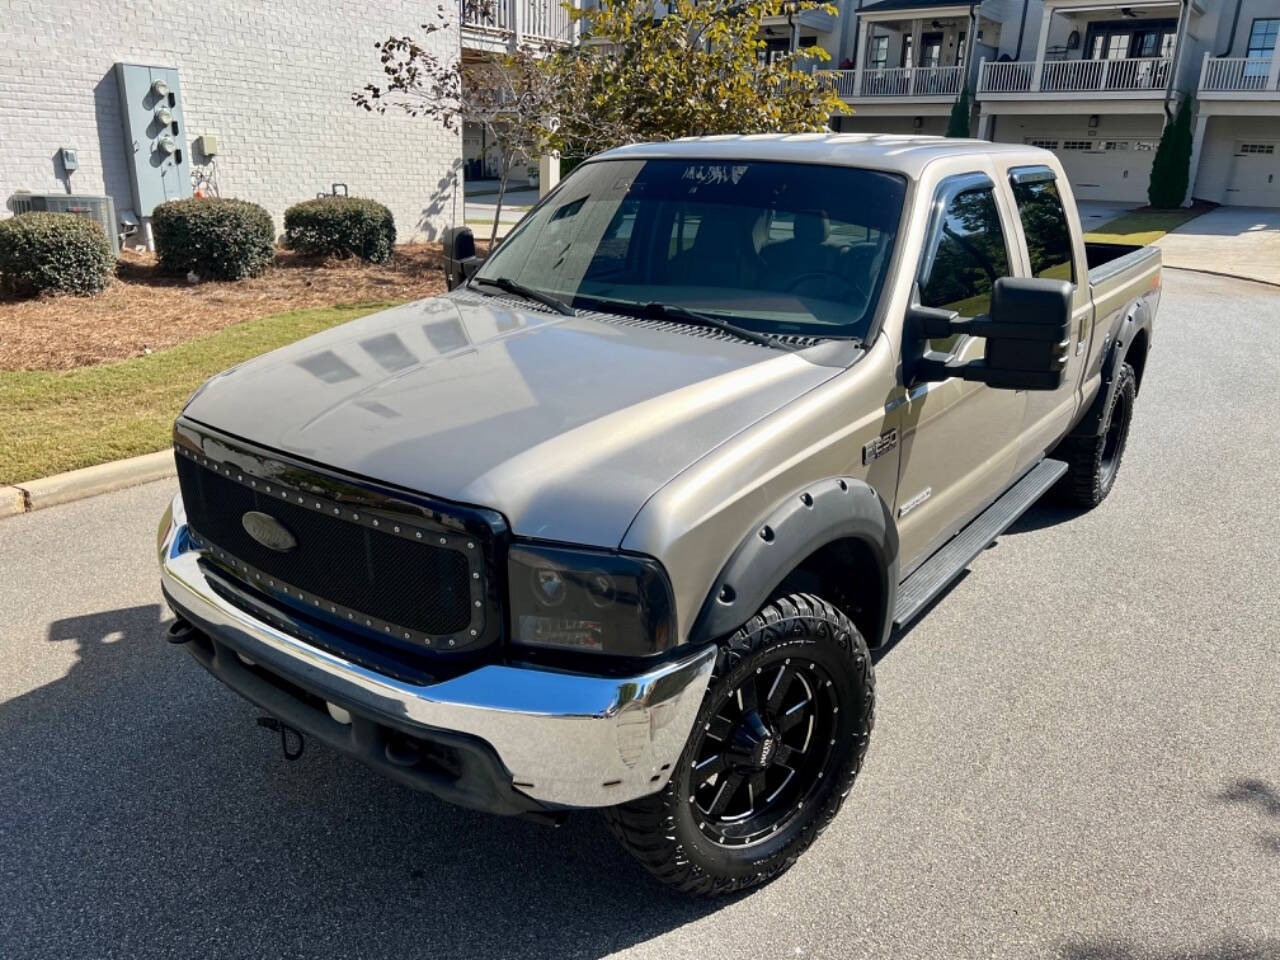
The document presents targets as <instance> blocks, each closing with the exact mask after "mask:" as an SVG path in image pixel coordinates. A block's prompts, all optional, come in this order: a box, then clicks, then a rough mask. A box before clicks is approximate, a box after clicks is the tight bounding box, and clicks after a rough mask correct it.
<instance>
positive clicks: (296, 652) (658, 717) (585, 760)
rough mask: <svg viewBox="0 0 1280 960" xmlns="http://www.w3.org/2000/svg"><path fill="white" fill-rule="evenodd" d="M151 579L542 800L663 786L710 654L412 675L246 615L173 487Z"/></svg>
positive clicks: (613, 796)
mask: <svg viewBox="0 0 1280 960" xmlns="http://www.w3.org/2000/svg"><path fill="white" fill-rule="evenodd" d="M157 551H158V554H159V559H160V564H161V582H162V585H163V587H164V589H165V592H166V593H167V594H168V596H169V598H170V600H171V601H172V602H173V604H174V605H175V606H176V607H177V608H178V609H180V610H182V611H183V612H185V613H188V614H189V615H190V619H191V620H192V621H193V622H194V623H196V624H197V626H199V627H200V628H201V629H203V630H206V631H208V632H209V633H210V634H211V635H213V636H214V638H215V639H216V640H217V641H218V642H219V643H221V644H224V645H226V646H227V647H230V648H231V649H233V650H234V651H235V652H236V653H238V654H239V655H240V656H241V657H243V658H247V659H248V660H249V661H252V662H253V663H254V664H256V665H257V666H258V667H259V668H261V669H264V670H266V671H268V672H270V673H272V674H275V675H278V676H280V677H282V678H283V679H285V680H287V681H289V682H290V683H292V684H294V685H296V686H298V687H300V688H302V689H303V690H305V691H307V692H309V693H312V694H315V695H317V696H319V697H322V698H324V699H325V700H327V701H329V702H330V703H333V704H336V705H338V706H341V707H342V708H344V709H346V710H348V711H350V712H352V713H355V714H359V715H363V716H365V717H368V718H371V719H373V720H375V721H379V720H385V721H386V722H388V723H390V724H392V725H394V726H395V727H396V728H397V729H401V730H404V729H406V728H407V729H410V730H414V729H420V730H421V731H422V735H423V736H424V738H429V737H430V735H431V734H432V733H433V732H454V733H461V734H466V735H469V736H472V737H476V738H478V739H480V740H483V741H484V742H485V743H487V744H488V745H489V746H490V747H492V748H493V750H494V751H495V752H496V754H497V756H498V759H499V760H500V761H501V763H502V765H503V766H504V767H505V768H506V771H507V773H509V774H510V777H511V780H512V783H513V785H514V786H515V788H516V789H517V790H518V791H520V792H521V793H523V794H525V795H526V796H528V797H531V798H533V799H534V800H536V801H538V802H539V803H543V804H547V805H548V806H551V807H605V806H612V805H614V804H617V803H624V802H626V801H628V800H633V799H635V798H637V797H641V796H644V795H646V794H650V793H654V792H655V791H657V790H660V789H662V788H663V787H664V786H665V785H666V783H667V780H668V779H670V776H671V773H672V768H673V767H674V765H675V763H676V760H677V759H678V758H679V756H680V753H681V751H682V750H683V749H684V744H685V741H686V740H687V738H688V736H689V731H690V729H691V728H692V726H693V720H694V717H695V716H696V714H697V712H698V708H699V706H700V705H701V702H702V697H703V694H704V693H705V691H706V687H707V683H708V681H709V680H710V677H711V670H712V666H713V664H714V661H715V650H714V648H711V647H707V648H704V649H702V650H699V651H697V652H696V653H693V654H691V655H690V656H688V657H685V658H683V659H680V660H677V661H672V662H668V663H664V664H662V665H660V666H658V667H655V668H654V669H653V670H651V671H649V672H646V673H642V674H640V675H638V676H631V677H600V676H592V675H584V674H576V673H562V672H556V671H553V670H546V669H537V668H534V667H519V666H507V665H502V664H493V665H489V666H483V667H480V668H478V669H476V670H473V671H471V672H470V673H465V674H462V675H461V676H457V677H454V678H453V679H451V680H445V681H442V682H440V683H436V684H432V685H430V686H415V685H413V684H410V683H405V682H403V681H400V680H396V679H394V678H392V677H389V676H386V675H384V674H381V673H377V672H375V671H373V670H369V669H366V668H364V667H361V666H359V665H357V664H354V663H351V662H349V661H346V660H343V659H341V658H339V657H336V656H334V655H332V654H330V653H328V652H326V651H324V650H321V649H319V648H317V647H313V646H311V645H309V644H307V643H304V642H303V641H301V640H299V639H296V638H295V637H293V636H291V635H290V634H288V633H285V632H283V631H282V630H278V629H276V628H275V627H273V626H271V625H269V624H267V623H264V622H262V621H261V620H258V619H257V618H255V617H252V616H251V615H249V614H248V613H246V612H244V611H243V610H241V609H240V608H239V607H236V606H234V605H232V604H230V603H228V602H227V601H225V600H224V599H222V597H220V596H219V595H218V594H217V593H215V592H214V591H213V590H212V589H211V588H210V586H209V583H208V581H207V580H206V578H205V576H204V573H203V571H202V570H201V568H200V565H199V563H198V561H199V559H200V556H201V551H200V550H198V549H196V548H194V547H193V545H192V544H191V541H190V538H189V537H187V536H186V514H185V511H184V510H183V506H182V498H181V496H177V497H175V498H174V499H173V502H172V503H171V504H170V505H169V508H168V509H167V510H166V511H165V515H164V518H163V519H162V520H161V523H160V530H159V534H158V539H157Z"/></svg>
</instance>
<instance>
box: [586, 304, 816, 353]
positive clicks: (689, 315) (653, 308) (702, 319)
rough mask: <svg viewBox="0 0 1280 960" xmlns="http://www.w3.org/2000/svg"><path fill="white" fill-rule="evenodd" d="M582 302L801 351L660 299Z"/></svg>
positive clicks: (778, 347) (768, 337)
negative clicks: (694, 325)
mask: <svg viewBox="0 0 1280 960" xmlns="http://www.w3.org/2000/svg"><path fill="white" fill-rule="evenodd" d="M579 299H586V300H589V301H591V303H593V304H595V306H596V307H597V308H598V309H601V310H614V311H617V312H618V313H629V314H633V315H636V316H641V317H652V318H656V319H660V320H671V321H673V322H675V323H680V322H684V323H694V324H697V325H699V326H703V327H711V328H712V329H714V330H719V331H721V332H722V333H727V334H730V335H731V336H735V337H737V338H739V339H740V340H746V341H748V342H750V343H758V344H760V345H761V346H764V347H774V348H775V349H778V350H787V351H792V352H794V351H796V350H799V349H800V348H799V347H797V346H795V345H794V344H790V343H786V342H784V341H782V340H775V339H773V337H770V336H767V335H766V334H763V333H756V331H754V330H748V329H747V328H746V327H740V326H738V325H737V324H736V323H730V322H729V321H728V320H721V319H720V318H719V317H717V316H713V315H712V314H709V313H702V312H700V311H698V310H690V309H689V308H688V307H681V306H678V305H677V304H674V303H662V302H661V301H658V300H651V301H650V302H648V303H637V302H635V301H634V300H610V299H608V298H607V297H596V296H580V297H579Z"/></svg>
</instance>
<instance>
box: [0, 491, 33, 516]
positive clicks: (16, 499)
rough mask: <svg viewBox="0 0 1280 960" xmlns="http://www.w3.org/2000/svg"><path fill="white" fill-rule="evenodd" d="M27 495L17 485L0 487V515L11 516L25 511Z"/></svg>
mask: <svg viewBox="0 0 1280 960" xmlns="http://www.w3.org/2000/svg"><path fill="white" fill-rule="evenodd" d="M26 509H27V495H26V494H25V493H23V492H22V491H21V490H19V489H18V488H17V487H0V517H12V516H13V515H14V514H18V513H25V512H26Z"/></svg>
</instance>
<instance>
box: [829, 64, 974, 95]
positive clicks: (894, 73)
mask: <svg viewBox="0 0 1280 960" xmlns="http://www.w3.org/2000/svg"><path fill="white" fill-rule="evenodd" d="M823 76H824V77H826V78H827V80H828V81H829V82H830V83H831V84H832V85H833V86H834V87H835V90H836V93H837V94H839V96H840V99H842V100H846V101H854V100H864V101H884V100H898V101H917V100H918V101H923V102H931V101H938V100H942V101H946V102H948V103H949V102H951V101H952V100H954V99H955V98H956V97H957V96H959V94H960V87H961V86H962V85H963V84H964V67H888V68H880V69H877V68H871V69H867V70H825V71H823Z"/></svg>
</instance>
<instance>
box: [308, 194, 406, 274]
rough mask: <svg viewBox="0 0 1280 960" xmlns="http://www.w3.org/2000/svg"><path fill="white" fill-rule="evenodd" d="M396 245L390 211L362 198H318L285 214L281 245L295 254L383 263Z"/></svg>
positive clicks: (394, 226)
mask: <svg viewBox="0 0 1280 960" xmlns="http://www.w3.org/2000/svg"><path fill="white" fill-rule="evenodd" d="M395 242H396V222H395V220H394V218H392V216H391V211H390V210H388V209H387V208H386V207H384V206H383V205H382V204H380V203H378V202H377V201H376V200H369V199H366V198H365V197H317V198H316V199H315V200H304V201H303V202H302V203H295V204H294V205H293V206H292V207H290V208H289V209H288V210H286V211H285V212H284V245H285V246H286V247H288V248H289V249H290V250H296V251H298V253H303V254H309V255H314V256H325V257H344V258H345V257H359V258H360V259H362V260H368V261H369V262H370V263H386V262H387V261H388V260H390V259H391V248H392V247H394V246H395Z"/></svg>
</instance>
